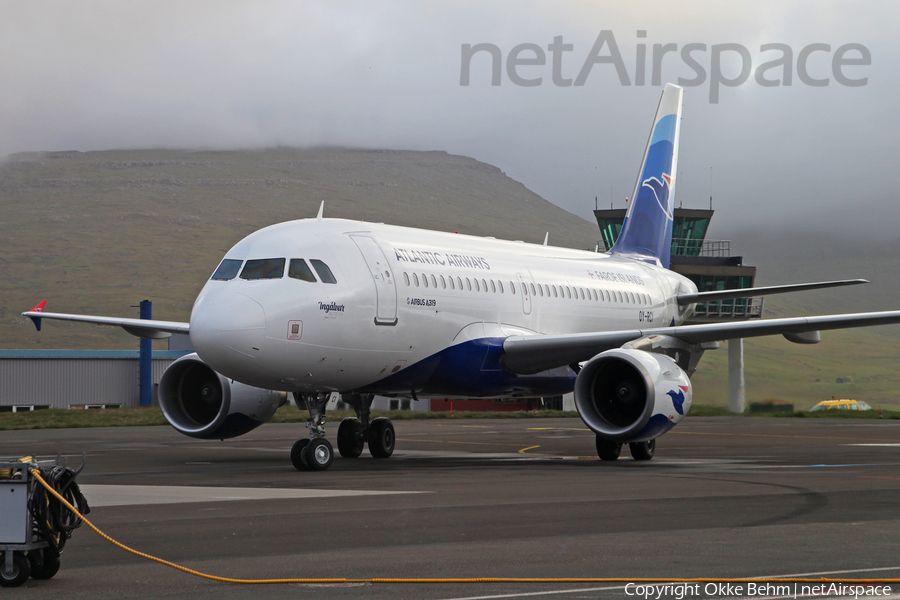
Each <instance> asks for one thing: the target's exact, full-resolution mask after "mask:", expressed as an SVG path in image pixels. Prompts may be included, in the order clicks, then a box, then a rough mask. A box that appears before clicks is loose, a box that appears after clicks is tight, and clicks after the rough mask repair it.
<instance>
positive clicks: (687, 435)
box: [0, 417, 900, 600]
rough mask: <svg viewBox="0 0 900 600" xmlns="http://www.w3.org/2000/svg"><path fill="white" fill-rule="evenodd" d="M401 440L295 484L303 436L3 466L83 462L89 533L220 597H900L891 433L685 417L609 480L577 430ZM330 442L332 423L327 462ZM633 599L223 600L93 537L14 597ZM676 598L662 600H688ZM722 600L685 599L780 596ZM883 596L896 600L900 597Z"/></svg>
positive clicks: (874, 423)
mask: <svg viewBox="0 0 900 600" xmlns="http://www.w3.org/2000/svg"><path fill="white" fill-rule="evenodd" d="M394 425H395V427H396V432H397V449H396V451H395V452H394V455H393V456H392V457H391V458H389V459H374V458H371V457H370V456H369V455H368V452H364V454H363V456H362V457H360V458H358V459H343V458H341V457H340V456H337V457H336V458H335V460H334V464H333V465H332V467H331V469H330V470H328V471H325V472H298V471H296V470H294V468H293V467H292V466H291V464H290V459H289V451H290V447H291V445H292V444H293V442H294V441H295V440H296V439H297V438H298V437H300V436H302V435H306V430H305V429H304V428H303V426H302V424H288V425H284V424H273V425H265V426H263V427H261V428H259V429H258V430H256V431H254V432H251V433H250V434H248V435H246V436H243V437H240V438H237V439H234V440H226V441H219V440H213V441H203V440H194V439H191V438H187V437H184V436H181V435H180V434H178V433H177V432H176V431H174V430H173V429H171V428H169V427H142V428H103V429H64V430H39V431H4V432H2V433H0V456H3V457H18V456H21V455H27V454H34V455H37V456H39V457H40V458H53V457H55V456H56V455H57V453H62V455H63V456H64V457H66V459H67V460H68V463H69V466H72V467H76V466H78V465H79V464H81V460H82V458H81V457H82V453H85V456H86V464H85V468H84V471H83V472H82V473H81V474H80V475H79V477H78V482H79V483H80V484H81V486H82V490H83V492H84V494H85V496H86V497H87V499H88V502H89V503H90V504H91V507H92V511H91V513H90V514H89V515H88V518H89V519H90V520H91V521H92V522H93V523H94V524H95V525H97V526H98V527H99V528H100V529H101V530H103V531H104V532H105V533H107V534H108V535H110V536H112V537H113V538H115V539H116V540H118V541H120V542H122V543H124V544H126V545H128V546H130V547H132V548H135V549H137V550H139V551H141V552H145V553H148V554H151V555H154V556H157V557H160V558H163V559H165V560H169V561H172V562H175V563H178V564H182V565H184V566H187V567H189V568H191V569H196V570H198V571H201V572H204V573H209V574H213V575H217V576H223V577H231V578H243V579H281V578H342V579H362V580H371V579H375V578H398V579H408V578H416V579H418V578H440V579H446V578H498V577H499V578H624V579H627V580H630V579H637V578H646V577H652V578H671V579H683V578H759V577H802V578H822V577H827V578H834V579H868V578H878V579H883V578H900V511H898V506H900V421H892V420H826V419H800V418H748V417H734V418H730V417H693V418H692V417H688V418H687V419H685V420H684V421H683V422H682V423H681V424H680V425H679V426H678V427H676V428H675V429H674V430H673V431H671V432H669V433H668V434H666V435H665V436H663V437H661V438H659V440H658V442H657V449H656V456H655V457H654V459H653V460H651V461H647V462H638V461H634V460H632V459H631V457H630V455H629V454H628V452H627V449H625V450H623V452H622V457H621V458H620V459H619V460H618V461H615V462H602V461H600V460H599V459H597V458H596V454H595V453H594V436H593V434H592V433H591V432H590V431H588V430H587V428H586V427H585V426H584V424H583V423H582V422H581V421H580V420H579V419H577V418H571V419H481V420H468V419H443V420H413V421H395V422H394ZM336 431H337V427H336V424H329V437H330V439H331V440H332V442H333V441H334V436H335V434H336ZM711 589H712V588H711ZM638 590H639V588H637V587H636V586H634V585H632V586H631V587H630V588H626V582H615V583H613V582H592V583H551V582H548V583H498V582H483V583H344V584H337V585H334V584H331V585H322V584H267V585H254V586H251V585H247V584H230V583H220V582H215V581H208V580H204V579H199V578H196V577H194V576H191V575H188V574H185V573H181V572H178V571H175V570H173V569H171V568H169V567H166V566H162V565H159V564H155V563H151V562H148V561H147V560H145V559H143V558H140V557H137V556H134V555H132V554H128V553H126V552H124V551H123V550H121V549H119V548H116V547H114V546H113V545H111V544H109V543H108V542H106V541H104V540H103V539H102V538H100V537H99V536H97V535H96V534H95V533H93V532H92V531H90V530H89V529H87V527H85V526H82V527H81V528H80V529H78V530H76V531H75V533H74V535H73V537H72V539H71V540H70V541H69V543H68V545H67V546H66V548H65V552H64V554H63V556H62V568H61V569H60V571H59V573H58V574H57V575H56V577H54V578H53V579H50V580H46V581H35V580H30V581H28V583H26V584H25V585H24V586H22V587H20V588H18V589H17V590H16V591H12V590H9V591H6V592H4V594H5V595H8V596H10V597H13V595H15V596H16V597H17V598H63V597H64V598H67V599H79V598H91V599H95V598H99V599H105V598H110V599H116V600H122V599H126V598H183V597H186V596H188V595H190V597H191V598H210V599H215V600H227V599H231V598H246V597H248V596H250V595H252V596H253V597H254V598H322V599H331V598H379V599H380V598H392V599H393V598H401V599H403V598H427V599H445V600H450V599H475V598H478V599H487V598H534V597H538V598H549V599H555V598H560V599H570V598H603V599H607V598H623V599H625V598H634V597H636V596H634V593H635V592H636V591H638ZM676 591H677V590H675V588H672V589H671V590H669V591H668V592H666V591H663V592H662V594H661V597H663V598H674V599H676V600H680V599H678V596H677V595H675V592H676ZM684 591H685V590H682V592H684ZM688 591H690V590H688ZM712 591H713V592H714V593H709V592H710V589H705V587H704V586H702V585H701V587H700V589H699V590H698V593H697V594H693V593H688V594H685V595H684V596H683V597H686V598H706V597H756V598H760V597H778V596H784V595H785V594H771V593H770V594H769V595H759V594H750V593H748V591H749V590H747V589H744V590H737V592H735V590H731V591H728V590H722V589H718V588H716V589H712ZM766 591H772V590H766ZM777 591H784V590H777ZM720 592H722V593H720ZM802 595H803V594H800V595H799V596H798V597H800V596H802ZM637 597H641V596H640V595H638V596H637ZM789 597H794V596H793V595H789ZM851 597H852V596H851ZM879 597H881V598H884V597H885V596H884V595H880V596H879ZM888 597H900V581H898V583H896V584H893V585H892V592H891V596H888Z"/></svg>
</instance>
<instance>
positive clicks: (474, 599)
mask: <svg viewBox="0 0 900 600" xmlns="http://www.w3.org/2000/svg"><path fill="white" fill-rule="evenodd" d="M624 589H625V586H624V585H616V586H612V587H597V588H579V589H577V590H549V591H546V592H522V593H520V594H495V595H493V596H466V597H465V598H447V599H446V600H495V599H497V598H528V597H533V596H558V595H560V594H579V593H582V592H607V591H610V590H624Z"/></svg>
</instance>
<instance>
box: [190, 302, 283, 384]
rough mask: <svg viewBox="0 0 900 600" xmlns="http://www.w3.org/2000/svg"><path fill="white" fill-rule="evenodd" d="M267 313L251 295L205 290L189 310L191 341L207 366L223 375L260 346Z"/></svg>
mask: <svg viewBox="0 0 900 600" xmlns="http://www.w3.org/2000/svg"><path fill="white" fill-rule="evenodd" d="M265 332H266V313H265V311H264V310H263V307H262V306H261V305H260V304H259V303H258V302H257V301H256V300H254V299H253V298H250V297H249V296H246V295H244V294H240V293H237V292H230V291H228V292H216V293H209V294H205V295H204V296H203V297H202V298H200V299H199V300H198V301H197V303H196V304H195V305H194V310H193V311H192V312H191V343H192V344H193V345H194V349H195V350H197V353H198V354H199V355H200V357H201V358H202V359H203V360H204V361H206V363H207V364H209V366H211V367H212V368H213V369H215V370H217V371H219V372H220V373H222V374H223V375H229V374H230V373H233V372H234V370H235V369H234V368H232V367H231V365H234V364H246V363H247V360H248V359H254V358H256V357H257V356H258V355H259V353H260V351H261V350H262V346H263V340H264V339H265ZM232 376H233V375H232Z"/></svg>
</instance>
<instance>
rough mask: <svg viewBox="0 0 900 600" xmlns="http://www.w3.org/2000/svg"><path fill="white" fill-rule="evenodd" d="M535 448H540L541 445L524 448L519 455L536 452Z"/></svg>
mask: <svg viewBox="0 0 900 600" xmlns="http://www.w3.org/2000/svg"><path fill="white" fill-rule="evenodd" d="M535 448H540V445H538V446H528V447H527V448H522V449H521V450H519V454H525V453H526V452H527V451H528V450H534V449H535ZM541 456H543V455H541Z"/></svg>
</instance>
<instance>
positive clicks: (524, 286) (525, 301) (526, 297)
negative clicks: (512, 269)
mask: <svg viewBox="0 0 900 600" xmlns="http://www.w3.org/2000/svg"><path fill="white" fill-rule="evenodd" d="M516 277H517V278H518V280H519V290H520V291H521V292H522V310H523V311H524V312H525V314H526V315H530V314H531V291H530V290H529V289H528V282H527V281H526V280H525V276H524V275H522V274H521V273H516Z"/></svg>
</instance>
